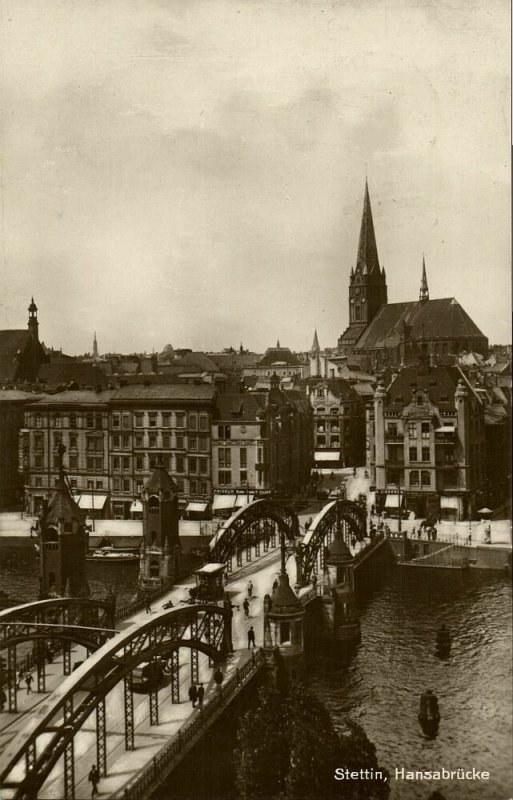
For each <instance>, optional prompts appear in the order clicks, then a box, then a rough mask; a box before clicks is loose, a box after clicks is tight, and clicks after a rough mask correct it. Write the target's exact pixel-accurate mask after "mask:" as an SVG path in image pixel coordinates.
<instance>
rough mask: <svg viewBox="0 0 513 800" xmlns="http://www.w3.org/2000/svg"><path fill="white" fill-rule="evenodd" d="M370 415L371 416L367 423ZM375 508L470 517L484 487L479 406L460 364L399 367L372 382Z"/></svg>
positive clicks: (370, 435)
mask: <svg viewBox="0 0 513 800" xmlns="http://www.w3.org/2000/svg"><path fill="white" fill-rule="evenodd" d="M372 417H373V418H372ZM367 436H368V441H367V466H368V469H369V471H370V473H371V477H372V478H373V481H374V483H375V486H376V505H377V508H378V510H380V509H385V511H387V510H388V511H389V512H390V513H398V509H399V508H401V514H403V515H406V514H407V513H409V512H410V511H413V512H415V514H416V517H418V518H422V517H426V516H428V515H431V516H434V517H436V518H437V519H453V520H456V519H458V520H460V519H468V518H471V517H472V516H473V515H474V514H475V513H476V511H477V509H479V508H480V507H481V505H482V503H483V499H484V490H485V486H486V452H485V422H484V407H483V403H482V401H481V400H480V398H479V397H478V395H477V394H476V392H475V391H474V389H473V388H472V386H471V385H470V383H469V382H468V380H467V379H466V377H465V375H464V374H463V372H462V371H461V369H460V368H459V367H441V366H435V367H430V366H429V362H428V361H427V360H426V361H424V363H423V364H421V365H419V366H417V367H406V368H405V369H403V370H401V372H400V373H399V374H398V375H397V376H396V377H395V379H394V380H393V381H392V383H391V384H390V385H389V387H388V388H385V387H384V385H383V384H382V383H380V384H379V386H378V388H377V389H376V392H375V396H374V410H373V415H372V414H370V415H369V419H368V423H367Z"/></svg>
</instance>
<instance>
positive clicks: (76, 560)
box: [39, 444, 89, 598]
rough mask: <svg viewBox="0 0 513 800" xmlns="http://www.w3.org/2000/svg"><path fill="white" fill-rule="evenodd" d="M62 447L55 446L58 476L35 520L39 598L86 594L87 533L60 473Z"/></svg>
mask: <svg viewBox="0 0 513 800" xmlns="http://www.w3.org/2000/svg"><path fill="white" fill-rule="evenodd" d="M65 450H66V448H65V447H64V446H63V445H62V444H61V445H60V446H59V450H58V454H59V478H58V480H57V483H56V485H55V489H54V492H53V495H52V497H51V499H50V502H49V503H48V504H47V505H46V506H45V507H44V508H43V512H42V514H41V518H40V520H39V547H40V560H39V577H40V591H39V595H40V597H41V598H46V597H52V596H59V597H64V596H66V597H88V596H89V586H88V583H87V575H86V555H87V550H88V544H89V533H88V530H87V527H86V521H85V514H84V512H83V511H82V510H81V509H80V508H79V507H78V505H77V503H76V502H75V500H74V498H73V495H72V494H71V490H70V488H69V485H68V481H67V478H66V475H65V472H64V465H63V457H64V453H65Z"/></svg>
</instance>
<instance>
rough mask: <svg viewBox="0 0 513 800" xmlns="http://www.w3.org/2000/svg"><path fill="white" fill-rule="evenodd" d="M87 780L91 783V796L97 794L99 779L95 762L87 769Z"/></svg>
mask: <svg viewBox="0 0 513 800" xmlns="http://www.w3.org/2000/svg"><path fill="white" fill-rule="evenodd" d="M87 780H88V781H89V782H90V783H91V785H92V787H93V788H92V789H91V797H95V795H97V794H98V782H99V780H100V772H99V770H98V767H97V766H96V764H93V766H92V767H91V769H90V770H89V775H88V776H87Z"/></svg>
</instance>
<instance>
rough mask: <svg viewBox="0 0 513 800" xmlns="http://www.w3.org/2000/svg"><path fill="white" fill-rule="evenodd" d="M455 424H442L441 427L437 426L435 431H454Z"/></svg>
mask: <svg viewBox="0 0 513 800" xmlns="http://www.w3.org/2000/svg"><path fill="white" fill-rule="evenodd" d="M454 431H455V428H454V425H442V427H441V428H435V433H454Z"/></svg>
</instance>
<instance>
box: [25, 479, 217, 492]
mask: <svg viewBox="0 0 513 800" xmlns="http://www.w3.org/2000/svg"><path fill="white" fill-rule="evenodd" d="M57 480H58V479H57V478H55V479H54V484H57ZM175 481H176V485H177V487H178V491H179V492H180V493H185V494H187V493H189V494H193V495H194V494H200V495H203V496H205V495H208V494H209V491H210V489H209V485H208V482H207V481H205V480H198V479H197V478H189V480H188V481H187V480H185V479H184V478H183V477H180V476H176V478H175ZM69 482H70V486H71V488H72V489H77V479H76V478H70V481H69ZM107 483H108V482H105V481H103V480H88V481H87V489H88V490H89V491H95V490H96V491H104V490H107V489H108V486H107ZM34 487H35V488H36V489H46V482H45V484H43V478H42V477H40V476H38V477H36V478H35V479H34ZM143 489H144V481H142V480H137V479H136V480H135V481H134V480H132V479H131V478H121V477H119V478H117V477H114V478H113V480H112V491H113V492H133V491H135V493H136V494H138V495H139V494H141V493H142V491H143Z"/></svg>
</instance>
